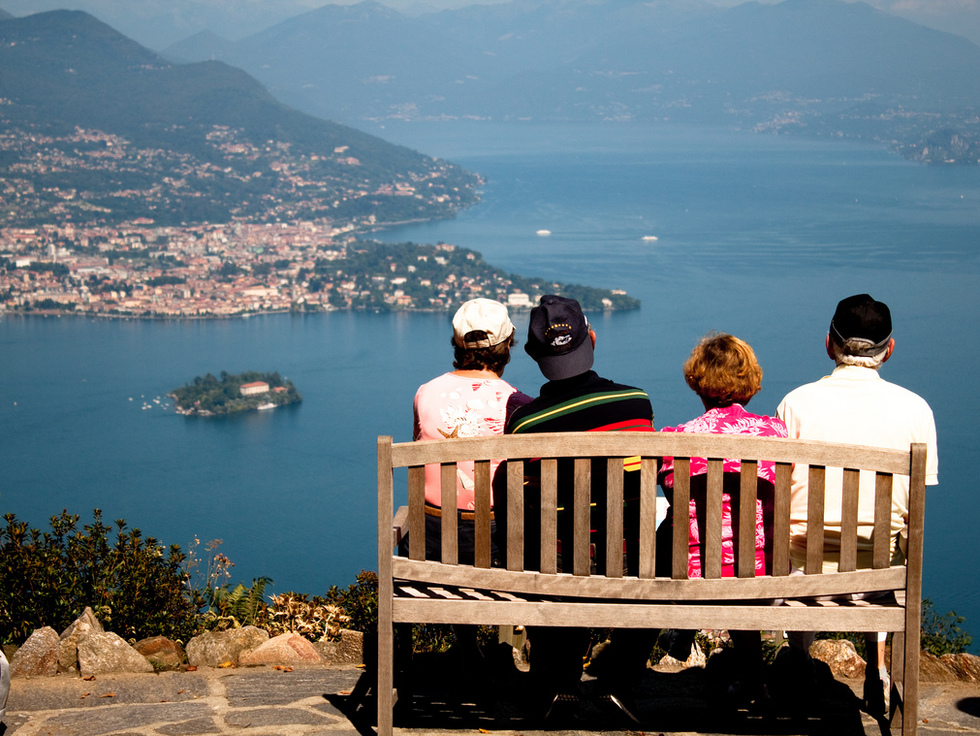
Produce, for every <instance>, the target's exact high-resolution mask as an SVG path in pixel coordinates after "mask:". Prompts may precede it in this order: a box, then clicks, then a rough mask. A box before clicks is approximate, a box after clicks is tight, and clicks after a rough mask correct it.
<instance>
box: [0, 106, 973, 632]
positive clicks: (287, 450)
mask: <svg viewBox="0 0 980 736" xmlns="http://www.w3.org/2000/svg"><path fill="white" fill-rule="evenodd" d="M375 132H377V133H378V134H379V135H382V136H383V137H385V138H387V139H389V140H393V141H395V142H399V143H405V144H406V145H410V146H412V147H414V148H418V149H419V150H422V151H424V152H426V153H430V154H434V155H438V156H440V157H444V158H448V159H451V160H453V161H456V162H458V163H461V164H463V165H464V166H466V167H467V168H469V169H470V170H473V171H477V172H479V173H481V174H483V175H484V176H485V177H486V178H487V185H486V187H485V191H484V198H483V202H482V203H481V204H479V205H478V206H476V207H474V208H472V209H470V210H468V211H465V212H463V213H461V214H460V215H459V216H458V217H457V218H456V219H455V220H451V221H445V222H438V223H428V224H420V225H413V226H406V227H402V228H398V229H395V230H391V231H388V232H385V233H379V234H377V237H379V238H380V239H384V240H387V241H391V242H400V241H405V240H412V241H415V242H437V241H444V242H448V243H454V244H457V245H459V246H462V247H467V248H473V249H476V250H478V251H480V252H481V253H482V254H483V256H484V258H485V259H486V260H487V261H488V262H489V263H491V264H493V265H495V266H500V267H502V268H504V269H506V270H508V271H512V272H516V273H521V274H523V275H528V276H535V275H540V276H544V277H546V278H547V280H548V281H552V280H553V281H561V282H579V283H586V284H589V285H592V286H600V287H606V288H621V289H625V290H626V291H627V292H628V293H630V294H631V295H632V296H635V297H638V298H640V299H642V302H643V304H642V308H641V309H640V310H638V311H636V312H628V313H609V314H592V315H590V319H591V320H592V322H593V323H594V324H595V326H596V329H597V332H598V345H597V357H596V368H597V370H598V371H599V372H600V373H601V374H603V375H606V376H608V377H610V378H613V379H615V380H617V381H621V382H624V383H631V384H635V385H639V386H642V387H643V388H645V389H646V390H647V391H648V392H649V393H650V396H651V400H652V402H653V406H654V410H655V412H656V423H657V426H658V427H662V426H666V425H669V424H678V423H680V422H683V421H686V420H688V419H690V418H692V417H693V416H696V415H697V414H699V413H700V411H701V408H700V404H699V402H698V400H697V397H696V396H695V395H694V394H693V393H692V392H691V391H690V390H689V389H688V388H687V386H686V384H685V383H684V380H683V377H682V376H681V371H680V366H681V364H682V362H683V360H684V358H685V357H686V356H687V354H688V353H689V351H690V349H691V347H692V346H693V344H694V343H695V342H696V341H697V339H698V338H699V337H700V336H701V335H703V334H704V333H705V332H707V331H709V330H722V331H727V332H732V333H734V334H736V335H739V336H740V337H743V338H745V339H746V340H748V341H749V342H750V343H751V344H752V345H753V347H754V348H755V349H756V352H757V354H758V356H759V359H760V362H761V363H762V366H763V369H764V370H765V378H764V388H763V391H762V392H761V393H760V394H759V395H758V396H757V397H756V398H755V399H754V400H753V402H752V404H751V405H750V408H751V409H752V410H754V411H756V412H759V413H772V412H773V411H774V410H775V407H776V404H777V403H778V401H779V400H780V398H781V397H782V396H783V395H784V394H785V393H787V392H788V391H789V390H791V389H792V388H794V387H796V386H797V385H799V384H801V383H804V382H808V381H812V380H816V379H817V378H819V377H820V376H822V375H825V374H826V373H828V372H830V370H831V369H832V364H831V363H830V361H829V359H828V358H827V357H826V355H825V353H824V349H823V341H824V336H825V335H826V331H827V325H828V323H829V320H830V316H831V314H832V313H833V309H834V306H835V305H836V303H837V301H838V300H839V299H841V298H842V297H844V296H848V295H850V294H854V293H859V292H868V293H871V294H872V295H873V296H874V297H875V298H877V299H881V300H883V301H885V302H887V303H888V304H889V305H890V307H891V309H892V314H893V319H894V322H895V339H896V343H897V345H896V351H895V355H894V357H893V358H892V360H891V361H889V363H888V364H887V365H886V366H885V368H884V369H883V376H884V377H885V378H886V379H888V380H891V381H894V382H896V383H899V384H901V385H903V386H906V387H908V388H910V389H911V390H913V391H916V392H917V393H919V394H920V395H922V396H923V397H925V398H926V399H927V400H928V401H929V403H930V404H931V406H932V407H933V410H934V412H935V414H936V420H937V426H938V430H939V450H940V485H939V486H937V487H935V488H931V489H930V492H929V497H928V503H927V529H926V568H925V570H926V572H925V581H924V589H925V595H926V596H927V597H930V598H931V599H932V600H933V601H934V602H935V603H936V608H937V610H939V611H940V612H945V611H947V610H949V609H950V608H952V609H955V610H956V612H957V613H959V614H961V615H965V616H966V617H967V621H966V622H965V624H964V628H965V629H966V630H968V631H970V632H971V633H973V635H974V637H975V638H976V639H977V640H978V641H977V642H975V644H974V646H973V648H972V651H978V643H980V592H978V589H977V583H976V574H975V572H974V571H975V570H976V569H977V568H978V567H980V551H978V549H977V548H976V545H975V544H972V540H973V539H975V536H976V524H977V522H978V521H980V501H978V498H977V494H975V493H974V492H973V490H972V487H971V486H972V483H970V480H969V479H970V478H971V477H972V475H973V472H974V469H975V468H976V466H977V465H978V461H980V453H978V450H977V447H978V445H980V442H978V440H980V437H978V434H980V430H978V429H977V426H976V423H975V422H973V421H971V420H972V419H973V418H974V416H976V414H977V410H978V408H980V407H978V406H977V404H978V400H977V395H976V394H977V392H976V389H975V378H974V376H975V374H976V366H977V364H978V359H980V346H978V344H977V339H976V334H977V331H976V324H977V320H978V317H980V300H978V297H977V293H978V288H977V287H978V285H980V280H978V270H980V268H978V252H977V248H978V245H980V169H978V168H977V167H955V168H953V167H950V168H929V167H923V166H920V165H917V164H911V163H907V162H905V161H903V160H902V159H900V158H897V157H895V156H893V155H892V154H890V153H889V152H887V151H886V150H884V149H881V148H877V147H860V146H854V145H850V144H845V143H836V142H835V143H822V142H811V141H804V140H795V139H786V138H770V137H758V136H751V135H747V134H736V133H729V132H721V131H713V130H695V131H692V130H690V129H687V130H679V129H678V130H663V129H658V130H650V129H646V128H635V127H613V126H604V127H575V126H567V127H558V126H540V127H534V126H490V125H475V124H474V125H467V124H452V125H449V124H446V125H435V126H398V127H393V126H390V125H389V126H388V127H386V128H385V129H383V130H378V131H375ZM542 229H546V230H549V231H551V235H550V236H547V237H542V236H538V235H536V232H537V231H538V230H542ZM643 236H656V238H657V240H656V241H652V240H643V239H642V238H643ZM515 323H516V324H517V326H518V331H519V334H523V332H524V330H525V328H526V317H525V316H523V315H517V316H516V317H515ZM449 335H450V328H449V317H448V315H445V314H413V315H407V314H391V315H389V314H346V313H334V314H327V315H313V316H306V317H303V316H290V315H276V316H267V317H256V318H251V319H248V320H230V321H214V322H178V321H175V322H140V321H127V322H101V321H91V320H83V319H76V318H60V319H56V318H55V319H44V318H32V319H24V318H20V317H11V316H6V317H3V318H0V427H2V429H0V431H2V433H3V441H2V442H0V511H2V512H4V513H6V512H14V513H16V514H17V516H18V517H19V518H22V519H25V520H27V521H30V522H31V523H32V524H33V525H35V526H40V525H43V524H44V523H45V522H46V520H47V518H48V517H49V516H51V515H52V514H54V513H57V512H58V511H60V510H61V509H62V508H68V509H69V510H70V511H72V512H74V513H78V514H80V515H81V516H82V518H83V521H86V520H88V519H90V518H91V517H90V514H91V509H92V508H94V507H100V508H102V509H103V510H104V513H105V517H106V518H107V519H116V518H124V519H126V520H127V521H128V522H129V523H130V525H131V526H137V527H140V528H141V529H143V531H144V533H146V534H152V535H153V536H155V537H157V538H158V539H160V540H161V541H162V542H164V543H167V544H171V543H176V544H180V545H181V546H182V547H186V546H187V544H188V543H189V542H190V541H191V540H192V539H193V537H194V535H197V536H198V537H199V538H200V539H202V540H204V541H206V540H208V539H213V538H221V539H224V544H223V546H222V551H223V552H224V553H226V554H227V555H228V556H229V557H230V558H231V559H232V560H233V561H234V562H235V563H236V567H235V568H234V569H233V582H238V581H239V580H241V581H245V582H247V581H249V580H251V578H253V577H255V576H258V575H268V576H270V577H272V578H273V579H274V580H275V584H274V586H273V587H274V588H275V589H276V590H280V591H281V590H288V589H293V590H299V591H303V592H310V593H320V592H323V591H324V590H325V589H326V588H327V587H328V586H329V585H330V584H339V585H346V584H348V583H349V582H351V581H352V580H353V577H354V575H355V574H356V572H357V571H358V570H360V569H362V568H372V569H373V568H374V567H375V565H376V564H377V563H376V551H375V542H374V539H375V536H374V535H375V532H374V524H375V495H374V472H375V470H374V440H375V437H376V436H377V435H378V434H393V435H394V436H395V438H396V439H401V440H405V439H410V437H411V400H412V395H413V394H414V390H415V388H416V387H417V386H418V384H420V383H422V382H424V381H426V380H428V379H429V378H431V377H432V376H434V375H436V374H437V373H439V372H441V371H444V370H447V369H451V352H450V349H449V345H448V340H449ZM522 343H523V340H522ZM222 370H227V371H229V372H232V373H234V372H239V371H243V370H278V371H279V372H280V373H281V374H282V375H284V376H286V377H289V378H291V379H292V380H293V381H294V382H295V384H296V385H297V387H298V389H299V390H300V392H301V393H302V394H303V396H304V398H305V401H304V402H303V403H302V404H301V405H300V406H298V407H294V408H290V409H286V410H277V411H274V412H263V413H261V414H252V415H248V416H239V417H232V418H226V419H218V420H202V419H194V418H184V417H180V416H177V415H175V414H174V413H173V411H172V408H169V409H164V408H162V407H163V406H165V405H166V404H168V402H167V401H166V400H161V403H160V404H156V403H154V402H153V399H154V398H156V397H162V396H163V395H164V394H165V393H166V392H167V391H169V390H170V389H172V388H174V387H176V386H178V385H182V384H183V383H185V382H187V381H190V380H191V379H193V377H194V376H195V375H203V374H204V373H206V372H209V371H210V372H212V373H215V374H217V373H219V372H220V371H222ZM506 378H508V380H510V381H511V382H512V383H514V384H515V385H517V386H518V387H519V388H521V389H523V390H524V391H525V392H527V393H531V394H535V393H536V392H537V389H538V387H539V385H540V384H541V382H542V379H541V377H540V375H539V373H538V371H537V368H536V367H535V366H534V364H533V362H532V361H531V360H530V359H529V358H528V357H527V356H526V355H525V354H524V353H523V350H522V349H521V348H518V351H517V353H516V354H515V356H514V360H513V362H512V364H511V365H510V366H509V367H508V369H507V373H506ZM130 398H132V399H133V401H130V400H129V399H130ZM143 402H149V404H150V407H151V408H148V409H143V408H142V406H143Z"/></svg>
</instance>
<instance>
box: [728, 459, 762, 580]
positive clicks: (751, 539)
mask: <svg viewBox="0 0 980 736" xmlns="http://www.w3.org/2000/svg"><path fill="white" fill-rule="evenodd" d="M738 491H739V493H738V495H739V499H738V576H739V577H740V578H754V577H755V520H756V499H757V497H758V495H759V464H758V463H756V462H755V461H750V462H743V463H742V472H741V474H740V478H739V489H738ZM733 521H734V519H733Z"/></svg>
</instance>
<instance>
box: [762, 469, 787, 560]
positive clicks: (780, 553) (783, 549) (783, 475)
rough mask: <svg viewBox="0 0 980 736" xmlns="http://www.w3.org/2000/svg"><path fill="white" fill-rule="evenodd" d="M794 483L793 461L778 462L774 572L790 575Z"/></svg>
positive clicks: (774, 514) (774, 527) (769, 541)
mask: <svg viewBox="0 0 980 736" xmlns="http://www.w3.org/2000/svg"><path fill="white" fill-rule="evenodd" d="M792 485H793V466H792V464H791V463H776V488H775V493H776V496H775V498H774V499H773V506H772V539H771V540H769V539H767V540H766V544H771V545H772V574H773V575H789V568H790V564H789V511H790V491H791V488H792Z"/></svg>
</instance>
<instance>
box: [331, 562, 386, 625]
mask: <svg viewBox="0 0 980 736" xmlns="http://www.w3.org/2000/svg"><path fill="white" fill-rule="evenodd" d="M327 601H328V602H329V603H333V604H334V605H337V606H340V607H341V608H342V609H344V613H345V614H347V617H348V618H349V619H350V622H349V623H348V627H349V628H351V629H354V630H355V631H363V632H364V633H365V634H369V633H374V632H376V631H377V630H378V573H376V572H373V571H371V570H361V571H360V572H359V573H358V574H357V578H356V580H355V582H354V583H353V584H351V585H348V586H347V588H346V589H344V590H341V589H340V588H338V587H337V586H336V585H331V586H330V590H328V591H327Z"/></svg>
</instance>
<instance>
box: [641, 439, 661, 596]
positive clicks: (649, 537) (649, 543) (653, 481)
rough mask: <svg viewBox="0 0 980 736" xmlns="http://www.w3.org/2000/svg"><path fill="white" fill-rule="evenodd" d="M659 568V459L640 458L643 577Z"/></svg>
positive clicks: (653, 575) (654, 572)
mask: <svg viewBox="0 0 980 736" xmlns="http://www.w3.org/2000/svg"><path fill="white" fill-rule="evenodd" d="M656 570H657V459H656V458H652V457H645V458H643V459H642V460H640V569H639V576H640V577H641V578H648V579H649V578H653V577H655V576H656Z"/></svg>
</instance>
